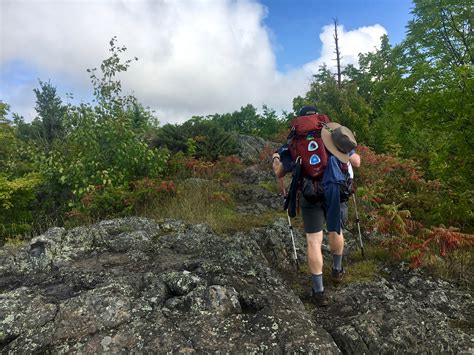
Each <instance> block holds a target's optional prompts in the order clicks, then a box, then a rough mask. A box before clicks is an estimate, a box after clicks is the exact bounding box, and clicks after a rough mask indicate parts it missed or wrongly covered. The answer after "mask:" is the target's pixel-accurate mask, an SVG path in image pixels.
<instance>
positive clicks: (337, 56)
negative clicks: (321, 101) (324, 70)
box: [334, 19, 342, 89]
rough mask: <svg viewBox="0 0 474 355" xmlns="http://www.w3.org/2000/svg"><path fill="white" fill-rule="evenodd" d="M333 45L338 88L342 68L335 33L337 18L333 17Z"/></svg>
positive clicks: (340, 84)
mask: <svg viewBox="0 0 474 355" xmlns="http://www.w3.org/2000/svg"><path fill="white" fill-rule="evenodd" d="M334 45H335V47H336V49H335V50H334V53H335V54H336V63H337V87H338V88H339V89H340V88H341V86H342V70H341V52H340V51H339V36H338V33H337V19H334Z"/></svg>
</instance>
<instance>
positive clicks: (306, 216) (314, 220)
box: [300, 195, 325, 233]
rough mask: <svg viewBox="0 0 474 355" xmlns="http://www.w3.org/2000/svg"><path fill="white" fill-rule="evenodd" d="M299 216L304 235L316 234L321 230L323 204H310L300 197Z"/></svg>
mask: <svg viewBox="0 0 474 355" xmlns="http://www.w3.org/2000/svg"><path fill="white" fill-rule="evenodd" d="M300 207H301V214H302V216H303V225H304V231H305V233H317V232H320V231H322V230H323V223H324V215H325V214H324V208H323V202H316V203H310V202H308V201H307V200H306V199H305V198H304V197H303V195H300Z"/></svg>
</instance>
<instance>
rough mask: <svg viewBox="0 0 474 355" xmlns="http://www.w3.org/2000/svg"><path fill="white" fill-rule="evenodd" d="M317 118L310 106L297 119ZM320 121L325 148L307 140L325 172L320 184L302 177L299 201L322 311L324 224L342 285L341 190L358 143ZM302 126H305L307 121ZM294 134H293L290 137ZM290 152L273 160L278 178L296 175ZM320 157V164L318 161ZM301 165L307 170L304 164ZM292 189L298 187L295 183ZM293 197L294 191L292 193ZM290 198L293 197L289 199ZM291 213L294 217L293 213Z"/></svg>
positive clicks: (315, 292)
mask: <svg viewBox="0 0 474 355" xmlns="http://www.w3.org/2000/svg"><path fill="white" fill-rule="evenodd" d="M311 116H312V117H311ZM318 116H319V115H318V113H317V109H316V107H314V106H307V107H304V108H303V109H302V110H301V111H300V112H299V115H298V117H297V118H296V119H301V118H303V119H306V118H307V119H308V120H309V119H310V118H311V120H316V117H318ZM320 119H321V120H322V121H323V122H322V123H321V126H320V127H322V128H320V138H321V140H319V142H320V143H323V144H318V143H317V142H316V143H314V144H312V143H311V139H312V138H313V137H312V136H310V135H309V134H308V136H307V137H305V138H306V140H309V141H310V143H309V145H307V150H308V151H310V150H314V151H317V152H318V155H317V159H316V160H315V161H314V162H310V164H311V165H314V166H315V167H317V166H318V165H321V166H322V167H323V168H324V169H323V171H322V172H321V171H320V172H318V174H319V181H312V180H311V179H308V178H307V177H305V176H303V178H302V180H301V181H302V183H299V185H298V186H299V188H298V192H301V190H302V191H303V192H302V193H299V199H300V207H301V211H302V216H303V224H304V231H305V233H306V240H307V247H308V265H309V270H310V272H311V278H312V290H311V299H312V301H313V303H315V304H316V305H317V306H321V307H322V306H327V305H328V300H327V296H326V294H325V292H324V285H323V256H322V251H321V245H322V241H323V222H324V219H326V224H327V229H328V232H329V246H330V250H331V254H332V255H333V265H332V274H331V276H332V279H333V280H334V281H335V282H337V283H340V282H341V281H342V278H343V275H344V268H343V266H342V255H343V252H344V237H343V235H342V221H341V201H340V198H341V197H340V194H341V192H340V187H341V186H342V185H344V184H345V182H346V175H345V174H344V173H343V171H342V167H343V166H345V167H346V168H347V163H348V161H349V153H352V152H353V151H354V148H355V147H356V145H357V143H356V141H355V138H354V135H353V134H352V132H351V131H350V130H349V129H348V128H347V127H343V126H341V125H340V124H338V123H334V122H329V119H328V118H327V116H325V115H321V117H320ZM300 122H301V121H300ZM300 122H299V123H300ZM302 124H304V121H303V123H302ZM293 128H294V126H293ZM292 131H293V129H292ZM292 133H293V132H292ZM292 133H290V136H291V135H292ZM314 135H316V134H314ZM290 136H289V137H290ZM305 144H306V143H305ZM320 145H323V147H320ZM283 147H285V146H283ZM290 150H291V149H279V151H277V152H275V153H274V154H273V156H272V165H273V171H274V172H275V175H276V176H277V177H278V178H281V177H283V176H284V175H285V174H286V173H288V172H289V171H292V169H293V171H294V166H293V167H291V164H292V162H291V161H290V162H289V160H293V161H294V158H296V157H291V154H290ZM293 155H295V153H293ZM314 155H315V154H312V155H311V159H313V157H314ZM320 157H321V161H318V160H319V158H320ZM300 160H301V159H300ZM319 163H321V164H319ZM296 164H298V163H296ZM302 165H303V167H304V164H302ZM305 170H306V173H308V171H309V170H310V168H306V169H303V175H304V172H305ZM346 173H347V171H346ZM298 179H299V178H298ZM294 180H295V179H294ZM294 180H293V181H294ZM292 185H296V184H293V183H292ZM311 189H313V190H314V192H313V195H311V194H309V193H308V192H307V190H311ZM290 190H291V187H290ZM290 194H291V191H290V192H289V195H290ZM289 198H290V196H288V199H289ZM308 198H309V201H308ZM290 204H291V201H290ZM286 206H288V204H286ZM288 213H289V215H290V216H291V214H290V209H289V210H288Z"/></svg>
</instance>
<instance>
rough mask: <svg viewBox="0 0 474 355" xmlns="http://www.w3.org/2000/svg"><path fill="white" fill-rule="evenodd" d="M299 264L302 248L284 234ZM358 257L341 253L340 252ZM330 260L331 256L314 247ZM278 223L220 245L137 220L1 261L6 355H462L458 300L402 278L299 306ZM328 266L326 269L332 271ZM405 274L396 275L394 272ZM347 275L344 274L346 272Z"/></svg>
mask: <svg viewBox="0 0 474 355" xmlns="http://www.w3.org/2000/svg"><path fill="white" fill-rule="evenodd" d="M295 242H296V246H297V247H298V258H299V259H300V261H301V264H302V265H303V264H304V261H305V259H306V253H305V241H304V237H303V235H302V234H301V233H299V232H298V231H297V230H296V231H295ZM355 247H356V245H355V244H354V243H351V242H350V241H349V248H355ZM324 251H325V255H326V257H328V258H329V257H330V255H329V252H328V248H327V246H325V248H324ZM291 252H292V251H291V241H290V238H289V234H288V227H287V225H286V221H285V220H284V219H280V220H277V221H276V222H275V223H274V224H273V225H270V226H268V227H266V228H258V229H254V230H252V231H250V232H247V233H244V232H240V233H236V234H234V235H231V236H220V235H217V234H215V233H214V232H213V231H212V230H210V229H209V227H207V226H205V225H185V224H184V223H181V222H179V221H172V220H170V221H165V222H160V223H157V222H155V221H152V220H149V219H144V218H124V219H117V220H111V221H102V222H100V223H98V224H95V225H92V226H90V227H78V228H74V229H71V230H65V229H63V228H53V229H50V230H49V231H48V232H46V233H45V234H44V235H41V236H39V237H37V238H35V239H33V240H32V241H31V243H30V244H29V245H27V246H23V247H19V248H18V247H16V248H15V247H5V248H3V249H1V250H0V350H2V352H3V353H13V354H23V353H39V352H41V353H66V352H67V353H70V352H71V353H84V352H87V353H102V352H109V353H122V352H127V353H128V352H138V353H157V352H159V353H163V352H186V353H188V352H189V353H191V352H222V353H236V352H237V353H247V352H252V353H255V352H259V353H260V352H271V353H294V352H298V353H308V352H311V353H341V352H342V353H348V354H362V353H367V354H369V353H400V352H402V353H469V352H472V349H474V341H473V339H474V334H473V331H472V330H473V324H474V322H473V319H474V314H473V313H474V311H473V310H474V307H473V305H474V304H473V300H472V297H471V295H470V294H469V293H467V292H463V291H462V290H459V289H457V288H456V287H454V285H451V284H450V283H447V282H445V281H441V280H436V279H433V278H430V277H428V276H426V275H424V274H423V273H421V272H415V271H411V270H409V269H407V268H405V267H394V268H389V267H387V269H386V270H383V273H382V274H381V275H378V276H377V277H376V278H375V279H374V280H371V281H368V282H365V283H362V282H353V283H346V284H343V285H342V286H338V287H336V286H334V285H332V284H331V283H327V284H326V285H327V287H326V290H327V292H328V294H329V297H330V305H329V307H327V308H325V309H320V308H314V307H312V305H310V303H309V299H308V290H309V287H310V278H309V276H308V274H307V271H306V272H303V271H301V272H296V271H295V270H294V264H293V263H292V261H291V256H290V255H291ZM329 260H330V259H328V260H327V261H328V262H329ZM402 266H403V265H402ZM349 272H350V270H349Z"/></svg>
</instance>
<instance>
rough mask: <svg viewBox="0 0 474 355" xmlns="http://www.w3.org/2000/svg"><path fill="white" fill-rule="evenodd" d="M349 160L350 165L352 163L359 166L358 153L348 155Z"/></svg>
mask: <svg viewBox="0 0 474 355" xmlns="http://www.w3.org/2000/svg"><path fill="white" fill-rule="evenodd" d="M349 161H350V162H351V165H352V166H353V167H354V168H358V167H360V155H359V154H357V153H353V154H352V155H351V156H350V157H349Z"/></svg>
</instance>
